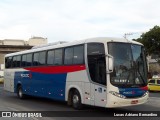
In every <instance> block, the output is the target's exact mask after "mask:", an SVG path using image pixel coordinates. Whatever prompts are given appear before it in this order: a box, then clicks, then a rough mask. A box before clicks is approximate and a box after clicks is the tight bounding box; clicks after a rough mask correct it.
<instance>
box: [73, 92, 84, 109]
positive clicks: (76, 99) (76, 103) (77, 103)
mask: <svg viewBox="0 0 160 120" xmlns="http://www.w3.org/2000/svg"><path fill="white" fill-rule="evenodd" d="M72 106H73V108H74V109H78V110H79V109H82V103H81V96H80V93H79V92H78V91H77V90H75V91H74V92H73V94H72Z"/></svg>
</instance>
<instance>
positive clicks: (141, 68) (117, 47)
mask: <svg viewBox="0 0 160 120" xmlns="http://www.w3.org/2000/svg"><path fill="white" fill-rule="evenodd" d="M108 51H109V54H110V55H112V56H113V58H114V70H113V72H112V73H111V77H110V80H111V84H113V85H114V86H117V87H141V86H146V85H147V64H146V58H145V53H144V47H143V46H141V45H136V44H131V43H118V42H117V43H113V42H111V43H108Z"/></svg>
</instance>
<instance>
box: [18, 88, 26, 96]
mask: <svg viewBox="0 0 160 120" xmlns="http://www.w3.org/2000/svg"><path fill="white" fill-rule="evenodd" d="M17 96H18V97H19V98H20V99H24V98H25V95H24V94H23V90H22V86H18V89H17Z"/></svg>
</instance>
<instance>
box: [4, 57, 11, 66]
mask: <svg viewBox="0 0 160 120" xmlns="http://www.w3.org/2000/svg"><path fill="white" fill-rule="evenodd" d="M11 67H12V57H6V58H5V68H11Z"/></svg>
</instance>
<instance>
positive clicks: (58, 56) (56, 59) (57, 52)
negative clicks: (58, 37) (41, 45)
mask: <svg viewBox="0 0 160 120" xmlns="http://www.w3.org/2000/svg"><path fill="white" fill-rule="evenodd" d="M54 65H62V49H57V50H55V57H54Z"/></svg>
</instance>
